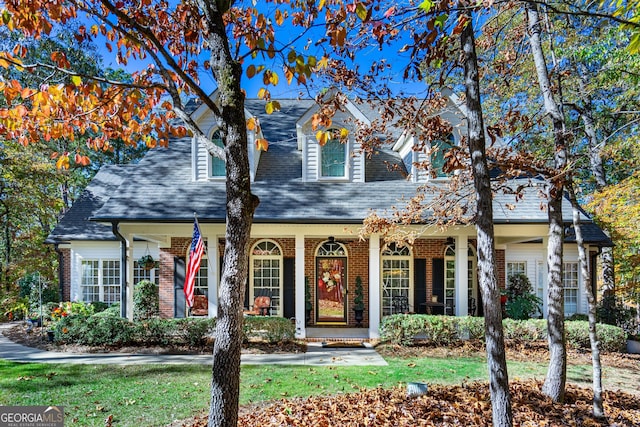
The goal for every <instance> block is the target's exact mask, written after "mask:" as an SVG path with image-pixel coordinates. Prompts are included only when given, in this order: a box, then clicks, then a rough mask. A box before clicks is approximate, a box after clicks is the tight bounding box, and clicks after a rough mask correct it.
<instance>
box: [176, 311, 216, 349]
mask: <svg viewBox="0 0 640 427" xmlns="http://www.w3.org/2000/svg"><path fill="white" fill-rule="evenodd" d="M176 327H177V339H179V340H180V342H181V343H182V344H184V345H188V346H189V347H202V346H204V345H206V344H207V343H208V342H209V341H210V340H211V339H212V335H213V332H214V330H215V328H216V319H215V318H211V319H209V318H189V319H178V320H176Z"/></svg>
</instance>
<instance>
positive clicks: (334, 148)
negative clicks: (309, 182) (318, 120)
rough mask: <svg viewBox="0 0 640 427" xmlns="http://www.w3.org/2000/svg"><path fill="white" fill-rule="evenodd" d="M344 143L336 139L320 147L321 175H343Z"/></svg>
mask: <svg viewBox="0 0 640 427" xmlns="http://www.w3.org/2000/svg"><path fill="white" fill-rule="evenodd" d="M346 148H347V147H346V145H345V144H343V143H341V142H340V141H339V140H337V139H332V140H330V141H328V142H327V143H326V144H325V145H324V146H323V147H321V149H320V150H321V159H322V171H321V175H322V176H345V159H346Z"/></svg>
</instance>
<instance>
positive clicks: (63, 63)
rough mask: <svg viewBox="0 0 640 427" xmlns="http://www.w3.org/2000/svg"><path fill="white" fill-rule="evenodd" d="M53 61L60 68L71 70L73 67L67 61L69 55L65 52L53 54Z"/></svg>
mask: <svg viewBox="0 0 640 427" xmlns="http://www.w3.org/2000/svg"><path fill="white" fill-rule="evenodd" d="M51 60H52V61H53V62H54V63H55V64H56V65H57V66H58V67H60V68H69V67H71V63H69V60H68V59H67V55H65V54H64V52H53V53H51Z"/></svg>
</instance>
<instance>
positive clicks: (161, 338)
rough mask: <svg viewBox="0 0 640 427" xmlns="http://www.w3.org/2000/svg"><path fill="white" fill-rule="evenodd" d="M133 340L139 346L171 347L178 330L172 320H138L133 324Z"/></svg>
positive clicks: (156, 318) (157, 318)
mask: <svg viewBox="0 0 640 427" xmlns="http://www.w3.org/2000/svg"><path fill="white" fill-rule="evenodd" d="M134 325H135V327H134V329H135V333H134V339H135V342H136V343H137V344H140V345H161V346H168V345H173V344H174V343H175V340H176V332H177V330H178V328H177V324H176V321H175V320H173V319H160V318H159V317H155V318H151V319H146V320H140V321H138V322H135V323H134Z"/></svg>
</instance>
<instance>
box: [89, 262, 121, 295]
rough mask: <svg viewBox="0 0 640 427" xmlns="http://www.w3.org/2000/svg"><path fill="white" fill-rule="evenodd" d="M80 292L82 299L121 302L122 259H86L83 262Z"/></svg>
mask: <svg viewBox="0 0 640 427" xmlns="http://www.w3.org/2000/svg"><path fill="white" fill-rule="evenodd" d="M81 269H82V272H81V275H80V292H81V294H82V301H84V302H96V301H102V302H106V303H107V304H113V303H116V302H120V261H119V260H117V259H104V260H103V259H84V260H82V264H81Z"/></svg>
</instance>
